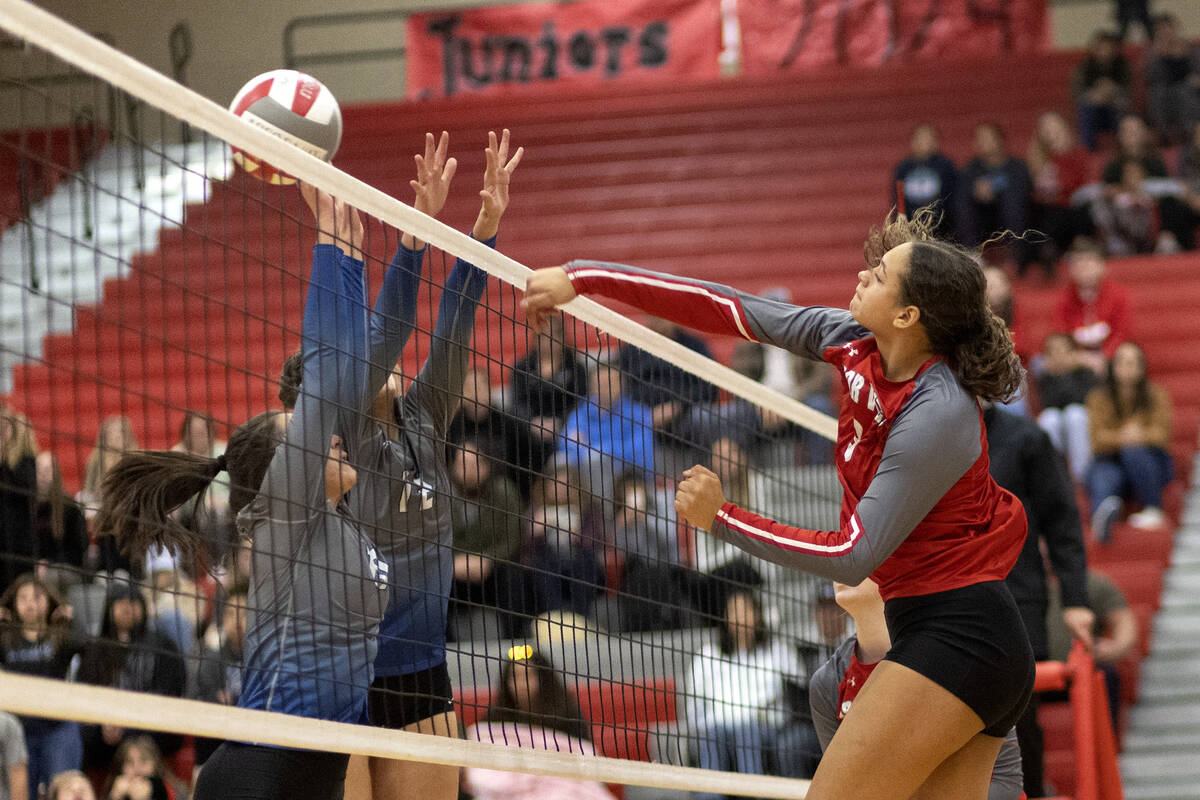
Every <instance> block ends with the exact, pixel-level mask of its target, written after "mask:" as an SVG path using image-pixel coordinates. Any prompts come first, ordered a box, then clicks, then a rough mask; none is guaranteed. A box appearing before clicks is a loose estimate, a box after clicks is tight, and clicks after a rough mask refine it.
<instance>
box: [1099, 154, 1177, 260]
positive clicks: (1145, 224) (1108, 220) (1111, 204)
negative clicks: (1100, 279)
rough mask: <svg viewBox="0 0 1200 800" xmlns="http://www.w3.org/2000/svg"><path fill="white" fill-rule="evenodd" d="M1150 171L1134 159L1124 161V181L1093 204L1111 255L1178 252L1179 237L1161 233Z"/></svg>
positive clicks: (1111, 188)
mask: <svg viewBox="0 0 1200 800" xmlns="http://www.w3.org/2000/svg"><path fill="white" fill-rule="evenodd" d="M1145 181H1146V171H1145V169H1144V168H1143V167H1142V163H1141V162H1140V161H1138V160H1137V159H1134V158H1127V159H1125V161H1123V162H1121V181H1120V183H1117V184H1115V185H1112V186H1110V187H1107V188H1108V190H1107V191H1105V192H1104V193H1103V194H1101V195H1099V196H1098V197H1096V198H1095V199H1094V200H1093V201H1092V203H1091V214H1092V224H1093V225H1094V226H1095V229H1096V237H1097V238H1098V239H1099V240H1100V241H1101V242H1102V243H1103V245H1104V248H1105V250H1107V251H1108V254H1109V255H1111V256H1133V255H1139V254H1145V253H1154V252H1160V251H1161V252H1176V251H1178V249H1179V245H1178V243H1176V242H1175V237H1174V236H1172V235H1171V233H1170V232H1168V231H1161V220H1160V218H1159V215H1158V202H1157V201H1156V200H1155V199H1154V197H1152V196H1151V195H1150V193H1149V192H1147V191H1146V187H1145Z"/></svg>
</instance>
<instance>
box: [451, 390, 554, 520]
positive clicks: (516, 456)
mask: <svg viewBox="0 0 1200 800" xmlns="http://www.w3.org/2000/svg"><path fill="white" fill-rule="evenodd" d="M543 422H544V420H538V425H537V426H534V425H531V424H530V420H529V417H527V416H526V412H525V411H524V410H522V409H520V408H516V407H514V408H513V409H511V410H505V409H502V408H500V407H499V406H498V405H497V404H496V403H495V402H493V400H492V384H491V379H490V378H489V376H488V373H487V370H483V369H470V370H467V375H466V378H465V379H464V380H463V390H462V404H461V405H460V406H459V408H458V411H457V412H455V414H454V417H453V419H451V420H450V427H449V429H448V433H447V434H446V440H447V443H448V445H449V447H448V449H447V457H448V458H453V457H454V451H455V448H456V447H459V446H461V445H462V444H463V443H464V442H468V441H470V442H474V443H475V449H476V450H478V451H479V452H480V453H482V454H483V455H485V456H487V457H489V458H492V459H495V460H496V461H497V462H499V463H498V465H497V467H498V468H499V469H500V470H502V471H503V472H505V473H506V474H507V475H508V477H510V478H512V479H513V480H515V481H516V482H517V486H518V487H519V488H520V489H521V494H522V496H524V497H528V496H529V489H530V487H531V486H532V484H533V481H534V480H535V479H536V478H537V476H538V475H541V474H542V470H543V468H544V467H545V464H546V460H547V458H548V457H549V456H550V454H551V453H553V452H554V447H555V445H556V444H557V439H556V436H555V434H556V432H557V428H555V427H554V426H551V427H550V428H548V429H547V428H545V427H542V424H543Z"/></svg>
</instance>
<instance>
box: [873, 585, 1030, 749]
mask: <svg viewBox="0 0 1200 800" xmlns="http://www.w3.org/2000/svg"><path fill="white" fill-rule="evenodd" d="M884 615H885V616H886V617H887V626H888V631H889V632H890V633H891V635H892V649H891V650H890V651H888V654H887V660H888V661H893V662H895V663H897V664H903V665H904V666H906V667H908V668H909V669H912V670H915V671H917V672H919V673H921V674H922V675H924V676H925V677H926V678H929V679H930V680H931V681H933V682H934V683H936V684H938V685H939V686H941V687H942V688H944V689H946V690H947V691H949V692H950V693H951V694H953V695H954V696H955V697H957V698H958V699H959V700H962V701H963V702H964V703H966V704H967V705H968V706H969V707H970V708H971V710H972V711H974V712H975V713H976V714H978V715H979V718H980V719H982V720H983V732H984V733H986V734H987V735H988V736H996V737H1000V738H1002V737H1004V736H1006V735H1007V734H1008V731H1009V729H1010V728H1012V726H1013V725H1014V724H1015V723H1016V721H1017V720H1018V719H1019V718H1020V717H1021V714H1022V713H1023V712H1024V711H1025V706H1026V704H1027V703H1028V702H1029V698H1030V697H1031V696H1032V695H1033V677H1034V670H1035V664H1034V660H1033V650H1032V648H1031V647H1030V646H1029V636H1028V635H1027V634H1026V633H1025V624H1024V623H1023V622H1021V615H1020V613H1019V612H1018V611H1017V604H1016V603H1015V602H1014V601H1013V598H1012V595H1011V594H1010V593H1009V591H1008V586H1007V585H1006V584H1005V583H1004V581H988V582H986V583H977V584H974V585H972V586H964V587H962V588H960V589H951V590H949V591H945V592H937V593H935V594H926V595H918V596H916V597H894V598H892V599H891V600H888V601H887V603H885V604H884Z"/></svg>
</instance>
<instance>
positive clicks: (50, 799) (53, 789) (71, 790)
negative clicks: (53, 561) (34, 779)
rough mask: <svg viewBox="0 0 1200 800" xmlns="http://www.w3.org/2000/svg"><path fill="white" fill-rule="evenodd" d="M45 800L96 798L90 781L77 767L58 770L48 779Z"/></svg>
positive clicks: (88, 799)
mask: <svg viewBox="0 0 1200 800" xmlns="http://www.w3.org/2000/svg"><path fill="white" fill-rule="evenodd" d="M45 800H96V790H95V789H93V788H92V782H91V781H89V780H88V779H87V776H86V775H84V774H83V773H82V772H80V771H79V770H77V769H70V770H67V771H66V772H60V773H59V774H57V775H55V776H54V780H52V781H50V787H49V788H48V789H47V790H46V798H45Z"/></svg>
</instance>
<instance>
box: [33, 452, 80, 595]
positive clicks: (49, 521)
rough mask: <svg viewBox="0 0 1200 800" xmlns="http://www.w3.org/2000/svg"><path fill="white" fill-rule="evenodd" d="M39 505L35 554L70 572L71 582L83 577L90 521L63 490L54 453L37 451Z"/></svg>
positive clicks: (35, 517) (35, 527)
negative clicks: (88, 522)
mask: <svg viewBox="0 0 1200 800" xmlns="http://www.w3.org/2000/svg"><path fill="white" fill-rule="evenodd" d="M36 463H37V507H36V508H35V509H34V516H33V537H34V538H33V542H34V557H35V558H36V559H37V560H38V561H39V562H44V563H46V564H48V565H50V566H52V567H58V568H60V569H61V570H63V571H65V572H68V573H70V574H69V575H64V576H63V577H64V578H66V579H67V580H69V581H71V582H79V581H80V580H82V579H83V577H84V576H83V562H84V558H85V557H86V556H87V549H88V532H87V522H86V521H85V520H84V518H83V509H82V508H81V507H80V505H79V504H78V503H76V502H75V499H74V498H73V497H71V495H69V494H67V493H66V492H65V491H64V490H63V483H62V471H61V470H59V468H58V459H57V458H56V457H55V456H54V454H53V453H51V452H49V451H43V452H41V453H38V455H37V461H36Z"/></svg>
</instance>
